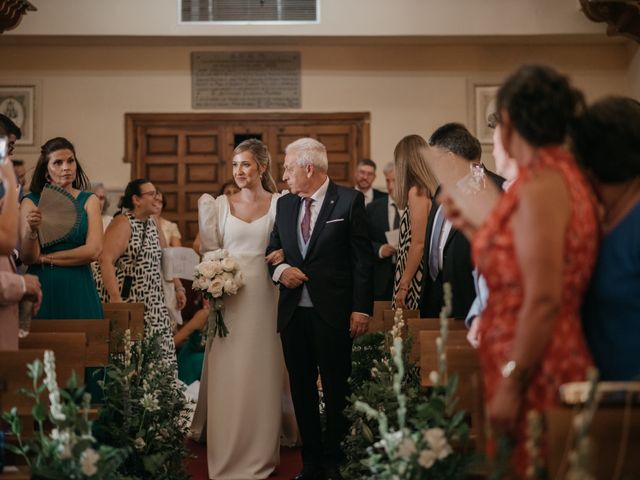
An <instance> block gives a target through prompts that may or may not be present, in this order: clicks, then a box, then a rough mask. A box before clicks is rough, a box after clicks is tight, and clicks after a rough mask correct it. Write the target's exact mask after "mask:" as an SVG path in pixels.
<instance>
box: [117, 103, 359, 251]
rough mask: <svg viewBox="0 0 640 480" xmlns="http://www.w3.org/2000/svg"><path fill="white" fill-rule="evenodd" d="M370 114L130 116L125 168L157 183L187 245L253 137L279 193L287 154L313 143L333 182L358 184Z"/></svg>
mask: <svg viewBox="0 0 640 480" xmlns="http://www.w3.org/2000/svg"><path fill="white" fill-rule="evenodd" d="M369 118H370V117H369V114H368V113H335V114H329V113H327V114H311V113H307V114H303V113H296V114H200V113H194V114H127V115H126V116H125V121H126V153H125V161H128V162H130V163H131V178H132V179H133V178H141V177H143V178H146V179H148V180H149V181H151V182H153V183H154V184H155V185H156V186H157V187H158V188H159V189H160V190H162V192H163V194H164V195H165V197H166V200H167V207H166V209H165V210H164V213H163V216H164V217H165V218H167V219H169V220H171V221H174V222H176V223H177V224H178V227H179V229H180V232H181V233H182V236H183V240H184V244H185V245H190V244H191V242H192V241H193V239H194V238H195V236H196V234H197V233H198V198H200V196H201V195H202V194H203V193H210V194H213V195H214V196H217V194H218V191H219V189H220V187H221V185H222V184H223V183H224V182H226V181H227V180H230V179H231V178H232V168H231V159H232V155H233V153H232V152H233V149H234V148H235V147H236V145H238V144H239V143H240V142H242V141H243V140H245V139H247V138H259V139H260V140H262V141H263V142H265V144H266V145H267V146H268V147H269V151H270V153H271V158H272V167H271V173H272V175H273V176H274V178H275V179H276V181H277V182H278V186H279V188H280V189H282V188H284V187H285V186H284V185H283V184H282V183H281V179H282V164H283V162H284V149H285V147H286V146H287V145H288V144H289V143H291V142H293V141H294V140H297V139H298V138H301V137H312V138H315V139H317V140H318V141H320V142H322V143H323V144H324V145H325V146H326V147H327V152H328V157H329V176H330V177H331V178H332V179H333V180H334V181H336V182H337V183H340V184H343V185H353V184H354V182H353V174H354V170H355V165H356V163H357V161H358V160H359V159H361V158H368V157H369Z"/></svg>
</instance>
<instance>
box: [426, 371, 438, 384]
mask: <svg viewBox="0 0 640 480" xmlns="http://www.w3.org/2000/svg"><path fill="white" fill-rule="evenodd" d="M439 380H440V375H439V374H438V372H436V371H435V370H431V373H430V374H429V381H430V382H431V383H433V384H434V385H437V384H438V381H439Z"/></svg>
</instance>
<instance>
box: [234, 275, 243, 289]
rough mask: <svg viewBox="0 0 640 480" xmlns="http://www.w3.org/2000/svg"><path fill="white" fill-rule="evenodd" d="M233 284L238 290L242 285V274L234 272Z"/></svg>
mask: <svg viewBox="0 0 640 480" xmlns="http://www.w3.org/2000/svg"><path fill="white" fill-rule="evenodd" d="M233 282H234V283H235V284H236V285H237V286H238V288H240V287H242V286H243V285H244V277H243V276H242V272H236V274H235V275H234V277H233Z"/></svg>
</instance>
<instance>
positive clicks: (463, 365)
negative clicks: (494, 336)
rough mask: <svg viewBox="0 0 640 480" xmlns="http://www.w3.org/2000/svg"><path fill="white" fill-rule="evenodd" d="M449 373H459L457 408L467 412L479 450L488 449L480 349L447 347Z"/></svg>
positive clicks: (468, 346)
mask: <svg viewBox="0 0 640 480" xmlns="http://www.w3.org/2000/svg"><path fill="white" fill-rule="evenodd" d="M446 354H447V371H448V374H456V375H458V390H457V393H456V395H457V397H458V402H457V404H456V407H457V409H460V410H464V411H465V412H467V415H468V418H469V420H470V421H471V432H470V433H471V435H470V437H471V439H472V440H473V442H474V448H475V449H476V451H478V452H484V451H485V450H486V435H485V433H486V417H485V411H484V390H483V383H482V370H481V367H480V356H479V355H478V351H477V350H476V349H474V348H473V347H471V346H470V345H468V344H467V345H464V346H449V347H447V348H446Z"/></svg>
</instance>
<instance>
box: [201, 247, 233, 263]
mask: <svg viewBox="0 0 640 480" xmlns="http://www.w3.org/2000/svg"><path fill="white" fill-rule="evenodd" d="M228 256H229V252H227V251H226V250H224V249H222V248H219V249H217V250H213V251H211V252H207V253H205V254H204V257H203V260H204V261H205V262H207V261H217V260H222V259H223V258H225V257H228Z"/></svg>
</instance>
